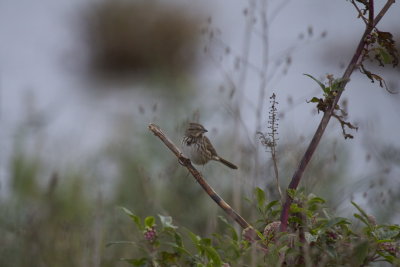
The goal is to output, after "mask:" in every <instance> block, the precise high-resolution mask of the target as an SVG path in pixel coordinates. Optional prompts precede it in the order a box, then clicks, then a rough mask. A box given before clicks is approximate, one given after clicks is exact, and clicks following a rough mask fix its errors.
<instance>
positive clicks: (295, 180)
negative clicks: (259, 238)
mask: <svg viewBox="0 0 400 267" xmlns="http://www.w3.org/2000/svg"><path fill="white" fill-rule="evenodd" d="M394 2H395V0H388V1H387V2H386V4H385V6H384V7H383V8H382V10H381V11H380V12H379V14H378V16H377V17H376V18H375V19H373V23H368V25H367V27H366V29H365V31H364V33H363V35H362V37H361V39H360V41H359V43H358V46H357V49H356V51H355V53H354V55H353V58H352V59H351V61H350V63H349V65H348V66H347V68H346V70H345V72H344V74H343V76H342V79H341V80H342V82H341V84H340V88H341V89H342V90H339V91H338V93H337V95H336V97H335V99H334V101H333V103H332V105H331V106H330V107H329V108H328V110H327V111H326V112H325V113H324V116H323V117H322V119H321V122H320V124H319V125H318V128H317V130H316V132H315V134H314V136H313V138H312V140H311V142H310V144H309V145H308V148H307V150H306V152H305V153H304V155H303V158H302V159H301V161H300V164H299V166H298V167H297V169H296V171H295V173H294V174H293V177H292V180H291V182H290V184H289V187H288V189H293V190H295V189H297V187H298V185H299V183H300V180H301V178H302V176H303V173H304V171H305V169H306V167H307V165H308V163H309V162H310V160H311V158H312V156H313V154H314V152H315V150H316V148H317V146H318V144H319V142H320V141H321V137H322V135H323V134H324V132H325V129H326V127H327V126H328V123H329V120H330V118H331V117H332V114H333V112H334V109H335V107H336V105H337V103H338V101H339V99H340V97H341V95H342V92H343V91H344V88H345V86H346V84H347V83H348V81H349V78H350V76H351V74H352V73H353V71H354V70H355V69H356V67H357V63H358V60H359V59H360V57H361V54H362V51H363V49H364V47H365V39H366V37H367V35H369V34H370V33H371V31H372V30H373V28H374V27H375V26H376V25H377V23H378V22H379V21H380V19H381V18H382V17H383V16H384V15H385V13H386V12H387V10H388V9H389V7H390V6H391V5H392V4H393V3H394ZM370 5H373V1H370ZM373 10H374V9H373V7H372V8H371V6H370V8H369V12H370V13H373ZM369 17H371V15H369ZM292 201H293V199H292V198H291V197H290V196H289V194H288V193H286V201H285V204H284V205H283V208H282V212H281V218H280V220H281V226H280V230H281V231H282V232H284V231H286V230H287V225H288V219H289V210H290V205H291V204H292Z"/></svg>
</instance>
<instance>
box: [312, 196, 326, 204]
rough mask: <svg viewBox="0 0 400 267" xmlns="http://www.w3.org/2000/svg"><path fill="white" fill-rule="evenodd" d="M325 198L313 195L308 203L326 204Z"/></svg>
mask: <svg viewBox="0 0 400 267" xmlns="http://www.w3.org/2000/svg"><path fill="white" fill-rule="evenodd" d="M325 202H326V201H325V199H323V198H320V197H313V198H311V199H310V200H308V205H311V204H315V203H319V204H325Z"/></svg>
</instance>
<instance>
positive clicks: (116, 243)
mask: <svg viewBox="0 0 400 267" xmlns="http://www.w3.org/2000/svg"><path fill="white" fill-rule="evenodd" d="M120 244H124V245H125V244H129V245H137V244H136V243H135V242H133V241H113V242H108V243H107V244H106V247H107V248H108V247H110V246H112V245H120Z"/></svg>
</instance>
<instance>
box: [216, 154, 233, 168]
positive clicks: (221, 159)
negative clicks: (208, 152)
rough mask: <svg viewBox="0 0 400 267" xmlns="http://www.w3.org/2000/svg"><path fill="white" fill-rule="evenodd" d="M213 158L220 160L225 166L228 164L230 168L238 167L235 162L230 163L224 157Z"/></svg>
mask: <svg viewBox="0 0 400 267" xmlns="http://www.w3.org/2000/svg"><path fill="white" fill-rule="evenodd" d="M215 160H216V161H219V162H221V163H222V164H224V165H225V166H228V167H229V168H231V169H237V168H238V167H237V166H236V165H235V164H233V163H231V162H229V161H227V160H226V159H223V158H221V157H216V158H215Z"/></svg>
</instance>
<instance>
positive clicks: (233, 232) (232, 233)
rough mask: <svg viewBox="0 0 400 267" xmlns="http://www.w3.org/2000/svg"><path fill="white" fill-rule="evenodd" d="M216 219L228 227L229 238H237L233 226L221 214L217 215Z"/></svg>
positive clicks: (236, 239)
mask: <svg viewBox="0 0 400 267" xmlns="http://www.w3.org/2000/svg"><path fill="white" fill-rule="evenodd" d="M218 219H219V220H220V221H221V222H222V223H223V224H224V225H225V226H226V227H227V228H228V230H229V232H230V233H231V235H230V236H231V238H232V239H233V240H235V241H238V240H239V236H238V234H237V232H236V230H235V227H233V226H232V225H231V224H230V223H228V221H227V220H226V219H225V218H224V217H222V216H218Z"/></svg>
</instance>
